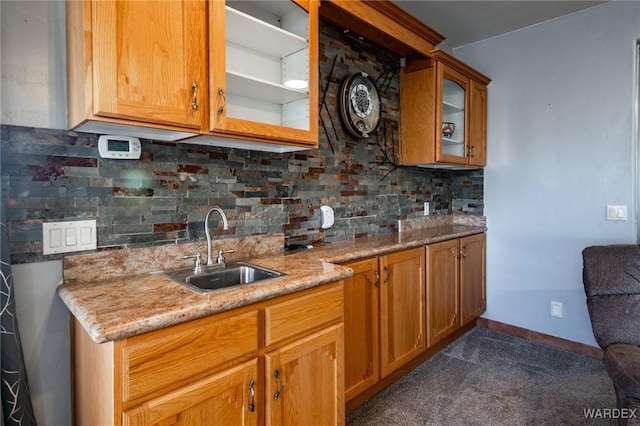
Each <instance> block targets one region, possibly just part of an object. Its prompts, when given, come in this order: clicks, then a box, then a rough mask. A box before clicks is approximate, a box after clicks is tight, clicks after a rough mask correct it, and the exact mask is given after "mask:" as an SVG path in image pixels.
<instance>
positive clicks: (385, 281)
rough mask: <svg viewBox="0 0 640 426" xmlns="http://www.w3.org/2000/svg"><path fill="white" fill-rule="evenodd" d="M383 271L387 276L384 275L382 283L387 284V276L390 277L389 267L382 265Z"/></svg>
mask: <svg viewBox="0 0 640 426" xmlns="http://www.w3.org/2000/svg"><path fill="white" fill-rule="evenodd" d="M384 272H386V274H387V276H386V277H385V279H384V283H385V284H389V278H390V275H389V268H387V267H386V266H385V267H384Z"/></svg>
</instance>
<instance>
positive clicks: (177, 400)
mask: <svg viewBox="0 0 640 426" xmlns="http://www.w3.org/2000/svg"><path fill="white" fill-rule="evenodd" d="M257 372H258V367H257V360H256V359H254V360H252V361H250V362H247V363H245V364H241V365H238V366H235V367H232V368H230V369H228V370H225V371H222V372H220V373H218V374H214V375H212V376H209V377H206V378H204V379H202V380H198V381H197V382H195V383H192V384H190V385H188V386H185V387H183V388H181V389H178V390H175V391H173V392H170V393H168V394H166V395H163V396H160V397H158V398H154V399H152V400H150V401H147V402H145V403H144V404H142V405H141V406H139V407H136V408H133V409H131V410H128V411H126V412H124V413H123V419H122V423H123V425H124V426H151V425H155V426H187V425H188V426H208V425H212V424H219V425H257V424H258V412H257V410H258V409H259V408H260V407H261V405H260V404H259V402H258V401H260V398H259V396H260V395H258V394H256V390H255V389H256V380H257Z"/></svg>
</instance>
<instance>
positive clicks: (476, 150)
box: [400, 50, 491, 168]
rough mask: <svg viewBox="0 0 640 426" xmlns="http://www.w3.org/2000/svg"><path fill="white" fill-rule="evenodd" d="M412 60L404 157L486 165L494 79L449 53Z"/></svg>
mask: <svg viewBox="0 0 640 426" xmlns="http://www.w3.org/2000/svg"><path fill="white" fill-rule="evenodd" d="M432 55H433V56H432V58H429V59H414V60H408V61H407V66H406V67H405V68H404V69H403V71H402V73H401V75H400V119H401V123H400V163H401V164H403V165H417V166H427V167H429V166H432V167H447V166H450V168H457V167H460V168H466V167H484V166H485V165H486V155H485V152H486V121H487V112H486V111H487V85H488V84H489V82H490V81H491V80H489V79H488V78H487V77H485V76H484V75H482V74H480V73H478V72H477V71H475V70H473V69H472V68H471V67H469V66H467V65H465V64H464V63H462V62H460V61H458V60H457V59H455V58H453V57H452V56H449V55H447V54H446V53H444V52H442V51H440V50H435V51H433V52H432Z"/></svg>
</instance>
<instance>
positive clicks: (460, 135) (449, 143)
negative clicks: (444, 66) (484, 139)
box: [442, 76, 466, 157]
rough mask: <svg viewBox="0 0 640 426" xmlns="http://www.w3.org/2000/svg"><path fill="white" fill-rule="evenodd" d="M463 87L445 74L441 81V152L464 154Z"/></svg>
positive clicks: (458, 155) (455, 154) (464, 96)
mask: <svg viewBox="0 0 640 426" xmlns="http://www.w3.org/2000/svg"><path fill="white" fill-rule="evenodd" d="M465 99H466V94H465V87H463V86H461V85H460V84H458V83H457V82H455V81H452V80H448V79H447V78H446V76H445V78H444V79H443V82H442V153H443V154H446V155H454V156H457V157H464V156H465V128H464V124H465V119H464V118H465Z"/></svg>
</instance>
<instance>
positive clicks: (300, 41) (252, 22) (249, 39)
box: [226, 6, 307, 58]
mask: <svg viewBox="0 0 640 426" xmlns="http://www.w3.org/2000/svg"><path fill="white" fill-rule="evenodd" d="M226 25H227V41H228V42H232V43H235V44H238V45H240V46H245V47H249V48H251V49H254V50H257V51H260V52H262V53H264V54H266V55H269V56H273V57H276V58H284V57H285V56H288V55H290V54H292V53H295V52H297V51H299V50H302V49H305V48H306V47H307V39H305V38H304V37H300V36H298V35H296V34H293V33H291V32H289V31H285V30H283V29H282V28H278V27H276V26H273V25H271V24H269V23H266V22H264V21H261V20H259V19H256V18H254V17H253V16H251V15H247V14H246V13H243V12H240V11H238V10H236V9H233V8H231V7H229V6H226Z"/></svg>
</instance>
